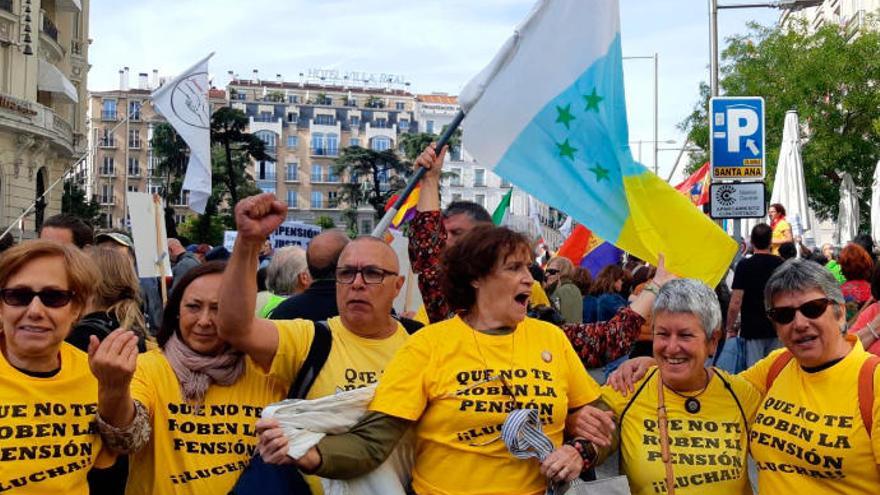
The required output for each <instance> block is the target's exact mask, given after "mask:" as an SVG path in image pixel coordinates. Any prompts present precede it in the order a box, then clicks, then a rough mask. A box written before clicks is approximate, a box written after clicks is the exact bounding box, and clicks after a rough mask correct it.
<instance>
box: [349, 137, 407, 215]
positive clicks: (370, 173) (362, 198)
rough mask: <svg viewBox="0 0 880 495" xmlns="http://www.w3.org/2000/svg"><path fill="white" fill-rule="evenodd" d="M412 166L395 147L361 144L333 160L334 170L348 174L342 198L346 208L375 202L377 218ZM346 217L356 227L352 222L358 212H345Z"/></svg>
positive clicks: (402, 183)
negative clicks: (376, 148) (370, 147)
mask: <svg viewBox="0 0 880 495" xmlns="http://www.w3.org/2000/svg"><path fill="white" fill-rule="evenodd" d="M409 170H410V169H409V166H407V164H406V163H404V162H403V161H401V160H400V157H399V156H398V155H397V152H396V151H394V150H393V149H388V150H385V151H375V150H372V149H369V148H361V147H360V146H351V147H348V148H345V149H343V150H342V151H341V152H340V153H339V157H338V158H336V160H335V163H334V164H333V171H334V172H335V173H336V174H337V175H339V176H340V177H344V178H346V182H345V183H344V184H343V185H342V189H341V190H340V194H339V199H340V201H342V202H343V203H344V204H345V205H346V207H347V210H353V211H356V210H357V208H358V207H359V206H361V205H362V204H368V205H370V206H372V207H373V210H374V211H375V217H376V220H378V219H380V218H382V215H383V213H384V212H385V203H387V202H388V199H389V198H390V197H391V195H392V194H394V191H395V190H397V189H400V188H401V187H403V185H404V184H405V182H404V179H403V177H405V176H406V175H408V173H409ZM344 218H346V221H347V222H348V229H349V230H356V229H357V225H356V224H353V222H354V219H356V218H357V216H356V215H351V214H349V215H344Z"/></svg>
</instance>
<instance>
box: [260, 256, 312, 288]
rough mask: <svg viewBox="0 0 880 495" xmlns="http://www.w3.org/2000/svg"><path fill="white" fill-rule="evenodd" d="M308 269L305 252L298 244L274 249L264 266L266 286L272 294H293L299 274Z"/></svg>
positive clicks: (297, 285)
mask: <svg viewBox="0 0 880 495" xmlns="http://www.w3.org/2000/svg"><path fill="white" fill-rule="evenodd" d="M306 270H308V265H307V264H306V252H305V251H304V250H303V248H301V247H299V246H285V247H283V248H281V249H278V250H276V251H275V254H274V255H273V256H272V261H270V262H269V266H268V267H267V268H266V287H267V288H268V289H269V290H270V291H272V293H273V294H281V295H285V294H293V293H294V292H295V291H296V289H299V288H300V287H299V274H300V273H302V272H304V271H306Z"/></svg>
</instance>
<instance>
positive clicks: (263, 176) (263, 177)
mask: <svg viewBox="0 0 880 495" xmlns="http://www.w3.org/2000/svg"><path fill="white" fill-rule="evenodd" d="M276 177H277V176H276V175H275V173H274V172H273V173H271V174H259V176H257V180H262V181H270V182H275V178H276Z"/></svg>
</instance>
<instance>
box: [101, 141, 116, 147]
mask: <svg viewBox="0 0 880 495" xmlns="http://www.w3.org/2000/svg"><path fill="white" fill-rule="evenodd" d="M98 146H100V147H101V148H115V147H116V141H114V140H113V139H101V140H99V141H98Z"/></svg>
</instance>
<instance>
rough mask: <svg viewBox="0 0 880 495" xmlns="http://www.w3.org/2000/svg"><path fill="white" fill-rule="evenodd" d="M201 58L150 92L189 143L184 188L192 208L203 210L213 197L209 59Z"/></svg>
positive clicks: (158, 106)
mask: <svg viewBox="0 0 880 495" xmlns="http://www.w3.org/2000/svg"><path fill="white" fill-rule="evenodd" d="M212 56H214V54H213V53H211V54H210V55H208V56H207V57H205V58H203V59H202V60H200V61H199V62H198V63H197V64H195V65H193V66H192V67H190V68H189V70H187V71H186V72H184V73H183V74H181V75H179V76H177V78H175V79H174V80H173V81H171V82H167V83H165V84H164V85H163V86H162V87H161V88H159V89H157V90H156V91H154V92H153V94H152V95H150V98H151V99H152V100H153V107H154V108H155V109H156V111H157V112H159V113H160V114H161V115H162V116H163V117H165V120H167V121H168V123H169V124H171V126H172V127H174V130H175V131H177V133H178V134H180V137H182V138H183V140H184V141H186V144H187V145H189V150H190V153H189V164H188V165H187V167H186V177H185V178H184V179H183V188H184V189H185V190H187V191H189V208H190V209H191V210H193V211H194V212H196V213H204V212H205V206H206V205H207V204H208V198H209V197H210V196H211V105H210V103H209V102H208V89H209V88H208V59H210V58H211V57H212Z"/></svg>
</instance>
